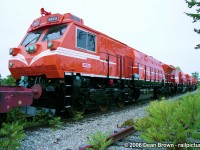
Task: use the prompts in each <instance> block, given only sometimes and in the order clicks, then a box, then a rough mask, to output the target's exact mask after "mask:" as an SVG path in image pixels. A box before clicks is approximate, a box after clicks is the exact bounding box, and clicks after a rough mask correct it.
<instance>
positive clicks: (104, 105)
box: [98, 104, 108, 111]
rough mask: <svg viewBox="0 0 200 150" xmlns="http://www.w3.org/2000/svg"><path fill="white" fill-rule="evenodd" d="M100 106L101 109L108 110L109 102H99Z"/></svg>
mask: <svg viewBox="0 0 200 150" xmlns="http://www.w3.org/2000/svg"><path fill="white" fill-rule="evenodd" d="M98 107H99V110H100V111H106V110H107V109H108V104H99V105H98Z"/></svg>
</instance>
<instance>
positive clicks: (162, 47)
mask: <svg viewBox="0 0 200 150" xmlns="http://www.w3.org/2000/svg"><path fill="white" fill-rule="evenodd" d="M0 6H1V9H0V14H1V17H0V19H1V21H0V41H1V42H0V52H1V55H0V64H1V69H0V74H1V75H2V76H3V77H6V76H7V75H9V74H10V72H9V70H8V69H7V68H8V65H7V64H8V59H9V57H10V56H9V55H8V52H9V48H11V47H17V46H18V45H19V43H20V42H21V40H22V38H23V37H24V35H25V33H26V31H27V29H28V27H29V26H30V24H31V23H32V21H33V20H34V19H36V18H38V17H40V8H42V7H44V8H45V9H46V10H47V11H50V12H52V13H60V14H64V13H67V12H70V13H72V14H74V15H76V16H78V17H80V18H82V19H83V20H84V23H85V25H87V26H89V27H91V28H93V29H96V30H98V31H101V32H103V33H105V34H107V35H109V36H111V37H113V38H115V39H117V40H119V41H122V42H123V43H125V44H127V45H129V46H131V47H133V48H136V49H138V50H140V51H142V52H144V53H146V54H148V55H151V56H153V57H155V58H156V59H158V60H160V61H162V62H164V63H167V64H171V65H174V66H180V68H181V69H182V71H184V72H185V73H189V74H191V73H192V72H194V71H198V72H200V65H199V63H198V61H199V58H200V50H195V49H194V46H195V45H196V44H198V42H199V43H200V40H199V35H198V34H196V33H194V32H193V29H194V27H197V28H198V26H197V25H199V24H198V23H196V24H194V23H192V18H189V17H187V16H186V15H185V14H184V12H189V11H191V10H190V9H189V8H188V7H187V4H186V3H185V1H184V0H165V1H164V0H146V1H143V0H96V1H95V0H60V1H58V0H57V1H55V0H48V1H47V0H32V1H30V0H15V1H14V0H6V1H3V0H1V2H0ZM199 28H200V27H199Z"/></svg>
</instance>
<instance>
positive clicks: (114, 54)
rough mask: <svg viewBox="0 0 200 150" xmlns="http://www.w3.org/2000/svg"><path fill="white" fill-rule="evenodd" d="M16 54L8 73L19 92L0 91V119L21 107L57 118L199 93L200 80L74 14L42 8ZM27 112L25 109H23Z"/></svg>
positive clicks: (14, 52)
mask: <svg viewBox="0 0 200 150" xmlns="http://www.w3.org/2000/svg"><path fill="white" fill-rule="evenodd" d="M40 13H41V17H39V18H37V19H35V20H34V21H33V22H32V24H31V25H30V27H29V29H28V31H27V34H26V35H25V37H24V38H23V40H22V42H21V43H20V44H19V46H18V47H16V48H10V49H9V54H10V56H11V58H10V60H9V63H8V67H9V70H10V72H11V74H12V76H13V77H14V78H15V79H17V84H18V85H19V86H15V87H0V113H1V118H4V116H5V113H7V112H9V111H10V109H11V108H13V107H18V106H21V108H22V111H24V112H26V113H30V114H34V113H35V112H36V110H37V108H39V107H40V108H43V109H45V111H49V112H56V113H57V114H59V113H63V112H65V110H70V111H72V112H73V111H84V110H85V109H89V110H90V109H96V108H99V109H100V110H101V111H105V110H106V109H107V108H108V106H110V105H118V106H119V107H123V106H124V104H125V102H131V101H135V100H142V99H147V98H151V97H158V96H159V95H172V94H175V93H180V92H184V91H190V90H194V89H196V88H197V80H196V79H194V78H193V77H191V76H190V75H188V74H184V73H183V72H181V71H178V70H177V69H176V68H174V67H173V66H172V65H167V64H165V63H163V62H160V61H158V60H157V59H155V58H153V57H152V56H148V55H146V54H144V53H142V52H140V51H138V50H136V49H134V48H132V47H129V46H128V45H126V44H124V43H122V42H120V41H117V40H116V39H113V38H111V37H109V36H107V35H106V34H103V33H101V32H99V31H96V30H94V29H92V28H90V27H88V26H85V25H84V21H83V20H82V19H81V18H79V17H77V16H75V15H73V14H71V13H66V14H63V15H61V14H59V13H56V14H51V13H50V12H47V11H45V10H44V9H43V8H42V9H41V10H40ZM22 106H24V107H22Z"/></svg>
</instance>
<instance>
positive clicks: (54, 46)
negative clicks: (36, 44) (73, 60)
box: [47, 40, 60, 51]
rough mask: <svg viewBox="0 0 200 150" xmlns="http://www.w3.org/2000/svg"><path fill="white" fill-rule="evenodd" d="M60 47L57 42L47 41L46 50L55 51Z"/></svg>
mask: <svg viewBox="0 0 200 150" xmlns="http://www.w3.org/2000/svg"><path fill="white" fill-rule="evenodd" d="M59 45H60V42H58V41H54V40H53V41H48V42H47V48H48V49H50V50H51V51H52V50H56V49H57V48H58V46H59Z"/></svg>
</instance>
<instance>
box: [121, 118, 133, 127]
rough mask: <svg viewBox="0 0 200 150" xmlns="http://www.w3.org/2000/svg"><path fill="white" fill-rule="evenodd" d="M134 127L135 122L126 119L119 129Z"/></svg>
mask: <svg viewBox="0 0 200 150" xmlns="http://www.w3.org/2000/svg"><path fill="white" fill-rule="evenodd" d="M134 125H135V121H134V120H133V119H127V120H126V121H124V122H123V123H122V125H121V126H120V127H126V126H134Z"/></svg>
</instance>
